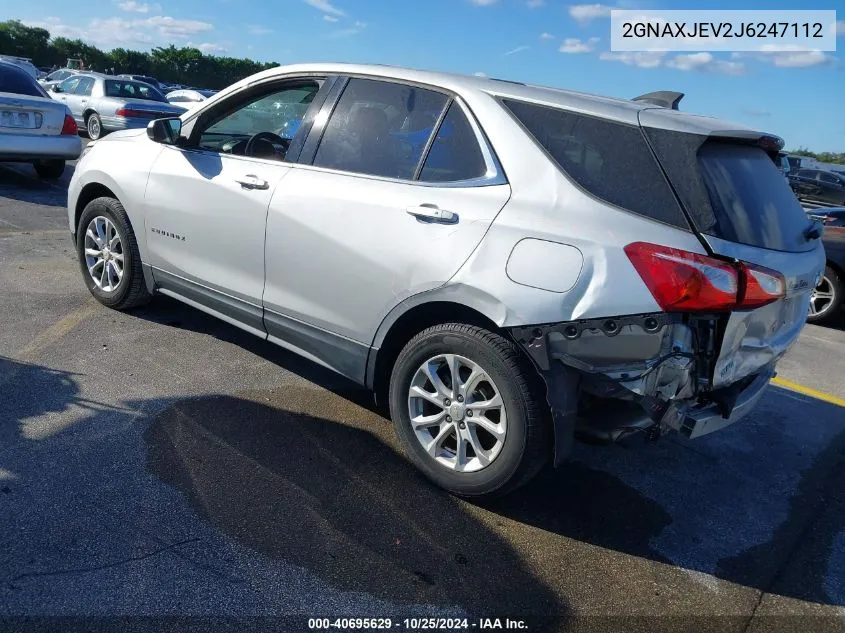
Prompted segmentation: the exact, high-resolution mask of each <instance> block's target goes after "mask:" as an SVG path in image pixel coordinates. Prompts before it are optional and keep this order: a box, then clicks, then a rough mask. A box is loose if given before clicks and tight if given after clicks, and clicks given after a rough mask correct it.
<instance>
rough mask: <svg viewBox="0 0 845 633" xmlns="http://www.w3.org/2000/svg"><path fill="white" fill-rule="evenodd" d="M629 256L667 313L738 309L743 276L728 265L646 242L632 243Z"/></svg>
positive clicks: (628, 251) (702, 256)
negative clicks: (737, 303)
mask: <svg viewBox="0 0 845 633" xmlns="http://www.w3.org/2000/svg"><path fill="white" fill-rule="evenodd" d="M625 253H626V254H627V255H628V259H630V260H631V263H632V264H633V265H634V268H636V269H637V272H638V273H639V274H640V277H642V280H643V281H644V282H645V285H646V286H647V287H648V289H649V290H650V291H651V294H652V296H653V297H654V300H655V301H657V304H658V305H659V306H660V307H661V308H662V309H663V310H664V311H666V312H706V311H713V310H727V309H730V308H733V307H734V306H736V299H737V293H738V292H739V275H738V273H737V270H736V269H735V268H734V267H733V266H731V265H730V264H728V263H727V262H723V261H720V260H718V259H713V258H712V257H707V256H705V255H699V254H698V253H690V252H689V251H682V250H680V249H677V248H669V247H668V246H660V245H657V244H648V243H646V242H634V243H633V244H628V246H626V247H625Z"/></svg>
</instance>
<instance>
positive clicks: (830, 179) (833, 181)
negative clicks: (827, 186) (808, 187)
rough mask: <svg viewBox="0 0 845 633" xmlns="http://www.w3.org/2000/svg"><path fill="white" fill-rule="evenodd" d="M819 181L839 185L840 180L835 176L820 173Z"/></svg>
mask: <svg viewBox="0 0 845 633" xmlns="http://www.w3.org/2000/svg"><path fill="white" fill-rule="evenodd" d="M819 180H821V181H822V182H829V183H831V184H838V183H839V178H837V177H836V176H834V175H833V174H826V173H825V172H823V171H820V172H819Z"/></svg>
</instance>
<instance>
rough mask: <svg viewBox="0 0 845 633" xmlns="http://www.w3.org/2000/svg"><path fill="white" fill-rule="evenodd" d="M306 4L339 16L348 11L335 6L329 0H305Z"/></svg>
mask: <svg viewBox="0 0 845 633" xmlns="http://www.w3.org/2000/svg"><path fill="white" fill-rule="evenodd" d="M305 4H309V5H311V6H312V7H314V8H315V9H317V10H318V11H322V12H323V13H328V14H329V15H336V16H338V17H342V16H344V15H346V13H344V12H343V11H341V10H340V9H338V8H337V7H336V6H334V5H333V4H332V3H331V2H329V0H305Z"/></svg>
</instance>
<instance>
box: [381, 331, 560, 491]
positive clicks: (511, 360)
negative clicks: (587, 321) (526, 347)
mask: <svg viewBox="0 0 845 633" xmlns="http://www.w3.org/2000/svg"><path fill="white" fill-rule="evenodd" d="M390 414H391V418H392V419H393V424H394V426H395V428H396V433H397V435H398V437H399V442H400V444H401V446H402V448H403V450H404V451H405V454H406V455H407V456H408V457H409V458H410V460H411V461H412V462H413V463H414V465H415V466H417V467H418V468H419V469H420V470H421V471H422V472H423V474H425V475H426V477H428V478H429V479H430V480H431V481H433V482H434V483H435V484H437V485H438V486H440V487H441V488H444V489H446V490H448V491H449V492H452V493H454V494H456V495H460V496H464V497H476V498H477V497H485V496H498V495H502V494H505V493H507V492H510V491H511V490H514V489H515V488H517V487H519V486H520V485H522V484H524V483H526V482H527V481H528V480H529V479H531V478H532V477H533V476H534V475H536V474H537V472H539V471H540V469H541V468H542V467H543V466H544V465H545V464H546V462H547V461H548V459H549V457H550V456H551V451H552V442H551V414H550V411H549V408H548V405H547V403H546V398H545V392H544V390H543V388H542V386H541V383H540V377H539V376H538V375H537V372H536V370H535V369H534V368H533V367H532V366H531V364H530V363H529V362H528V360H527V359H526V358H525V357H524V356H523V355H522V354H521V353H520V351H519V350H518V349H517V347H516V345H515V344H514V343H513V342H512V341H509V340H507V339H505V338H503V337H502V336H499V335H498V334H495V333H493V332H490V331H488V330H485V329H483V328H480V327H475V326H471V325H464V324H456V323H451V324H444V325H437V326H434V327H431V328H428V329H427V330H424V331H423V332H421V333H420V334H418V335H417V336H415V337H414V338H413V339H411V341H410V342H409V343H408V344H407V345H406V346H405V348H404V349H403V350H402V352H401V353H400V354H399V357H398V358H397V360H396V363H395V365H394V367H393V372H392V375H391V379H390Z"/></svg>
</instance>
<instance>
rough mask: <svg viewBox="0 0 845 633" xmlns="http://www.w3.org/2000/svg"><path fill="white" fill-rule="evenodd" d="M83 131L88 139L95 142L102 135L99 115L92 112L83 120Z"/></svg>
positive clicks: (101, 123)
mask: <svg viewBox="0 0 845 633" xmlns="http://www.w3.org/2000/svg"><path fill="white" fill-rule="evenodd" d="M85 130H86V131H87V132H88V138H90V139H91V140H92V141H96V140H97V139H98V138H100V137H101V136H102V135H103V122H102V121H101V120H100V115H99V114H97V113H96V112H92V113H91V114H89V115H88V118H87V119H85Z"/></svg>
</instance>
